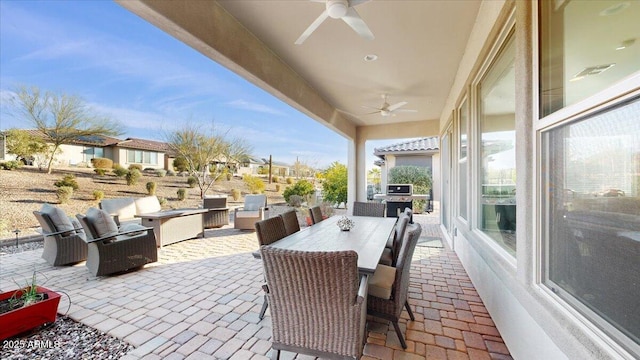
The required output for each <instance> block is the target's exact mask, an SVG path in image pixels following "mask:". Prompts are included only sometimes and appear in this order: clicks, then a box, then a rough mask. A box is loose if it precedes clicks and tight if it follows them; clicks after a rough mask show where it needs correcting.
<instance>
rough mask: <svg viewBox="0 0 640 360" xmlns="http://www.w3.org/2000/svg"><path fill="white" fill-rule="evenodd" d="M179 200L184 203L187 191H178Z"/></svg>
mask: <svg viewBox="0 0 640 360" xmlns="http://www.w3.org/2000/svg"><path fill="white" fill-rule="evenodd" d="M177 194H178V200H180V201H182V200H184V199H186V198H187V189H178V192H177Z"/></svg>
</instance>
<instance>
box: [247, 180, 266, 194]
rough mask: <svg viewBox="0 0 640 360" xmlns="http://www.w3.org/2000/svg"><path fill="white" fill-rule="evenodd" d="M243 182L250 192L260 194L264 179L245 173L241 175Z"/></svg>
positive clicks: (262, 189) (262, 190)
mask: <svg viewBox="0 0 640 360" xmlns="http://www.w3.org/2000/svg"><path fill="white" fill-rule="evenodd" d="M243 180H244V183H245V184H246V185H247V187H248V188H249V191H250V192H251V193H252V194H261V193H263V192H264V188H265V186H264V181H262V179H260V178H259V177H257V176H251V175H245V176H244V177H243Z"/></svg>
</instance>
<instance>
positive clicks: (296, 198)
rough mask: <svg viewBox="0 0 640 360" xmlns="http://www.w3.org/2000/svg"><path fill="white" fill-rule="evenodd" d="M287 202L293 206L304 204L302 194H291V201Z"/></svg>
mask: <svg viewBox="0 0 640 360" xmlns="http://www.w3.org/2000/svg"><path fill="white" fill-rule="evenodd" d="M287 203H288V204H289V205H291V206H293V207H300V206H302V196H300V195H291V196H289V201H288V202H287Z"/></svg>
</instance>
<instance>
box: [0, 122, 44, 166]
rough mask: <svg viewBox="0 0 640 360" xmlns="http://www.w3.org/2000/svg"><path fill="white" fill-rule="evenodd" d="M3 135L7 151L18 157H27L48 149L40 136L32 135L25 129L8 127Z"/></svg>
mask: <svg viewBox="0 0 640 360" xmlns="http://www.w3.org/2000/svg"><path fill="white" fill-rule="evenodd" d="M4 135H5V138H6V140H7V143H6V144H7V152H9V153H10V154H14V155H15V156H17V157H18V158H23V159H29V158H31V157H34V156H35V155H38V154H42V153H45V152H47V150H48V149H47V144H46V143H45V142H44V141H43V140H42V138H40V137H37V136H33V135H31V134H30V133H29V132H27V131H25V130H20V129H9V130H7V131H6V132H5V134H4Z"/></svg>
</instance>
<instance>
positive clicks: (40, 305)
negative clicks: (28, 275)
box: [0, 272, 60, 340]
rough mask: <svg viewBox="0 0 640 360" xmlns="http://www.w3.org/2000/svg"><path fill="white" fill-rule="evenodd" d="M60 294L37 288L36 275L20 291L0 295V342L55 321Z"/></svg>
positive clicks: (40, 287)
mask: <svg viewBox="0 0 640 360" xmlns="http://www.w3.org/2000/svg"><path fill="white" fill-rule="evenodd" d="M58 303H60V294H58V293H56V292H54V291H52V290H49V289H47V288H44V287H42V286H38V285H37V283H36V274H35V272H34V273H33V277H32V279H31V282H30V283H27V286H25V287H24V288H22V289H18V290H14V291H9V292H5V293H1V294H0V340H4V339H7V338H9V337H12V336H15V335H18V334H20V333H23V332H25V331H28V330H31V329H33V328H35V327H38V326H40V325H43V324H45V323H51V322H55V321H56V314H57V312H58Z"/></svg>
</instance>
